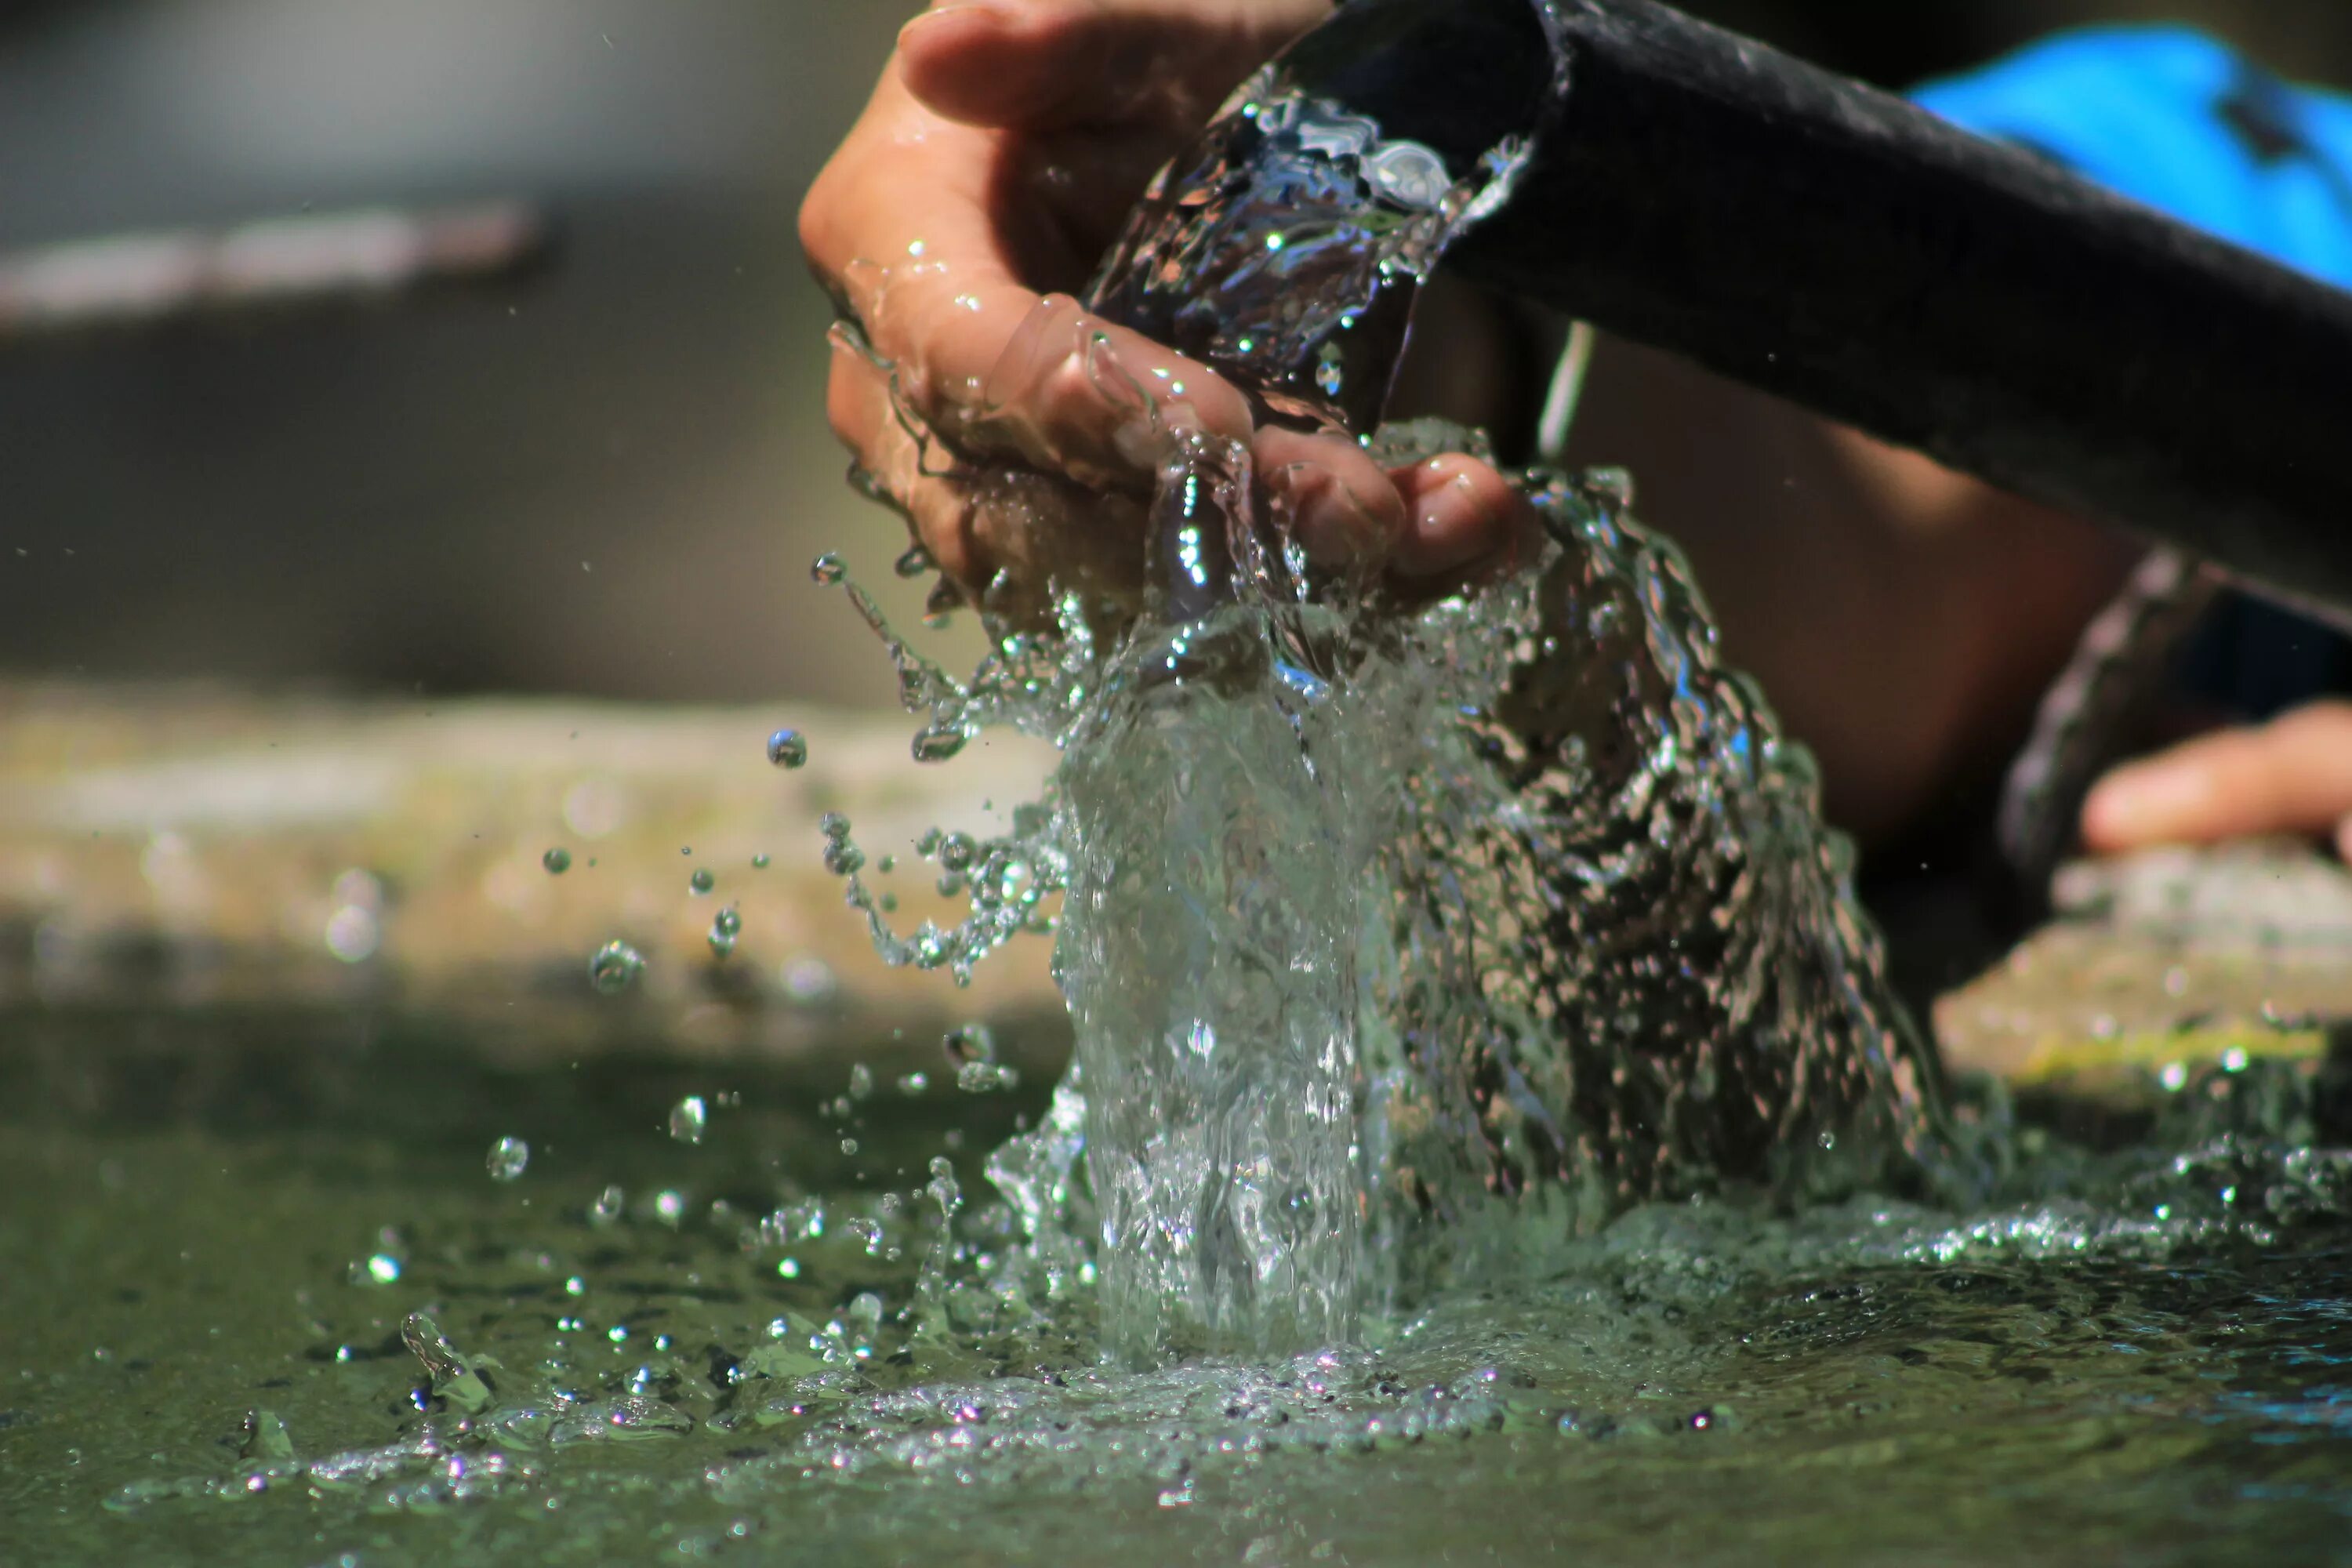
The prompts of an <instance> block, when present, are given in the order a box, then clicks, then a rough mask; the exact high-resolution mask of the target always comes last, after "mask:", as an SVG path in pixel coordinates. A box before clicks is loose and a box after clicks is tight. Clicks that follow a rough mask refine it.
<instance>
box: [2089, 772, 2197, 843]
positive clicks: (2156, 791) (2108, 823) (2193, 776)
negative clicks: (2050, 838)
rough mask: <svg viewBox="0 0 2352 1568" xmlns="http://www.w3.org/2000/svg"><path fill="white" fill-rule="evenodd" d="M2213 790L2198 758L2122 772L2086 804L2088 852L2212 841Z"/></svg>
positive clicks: (2109, 778) (2094, 790)
mask: <svg viewBox="0 0 2352 1568" xmlns="http://www.w3.org/2000/svg"><path fill="white" fill-rule="evenodd" d="M2211 805H2212V789H2211V787H2210V780H2209V778H2208V770H2207V769H2206V768H2204V767H2203V766H2200V763H2199V761H2198V760H2197V759H2196V758H2193V757H2159V758H2157V759H2155V760H2153V761H2149V762H2142V763H2129V764H2127V765H2126V766H2124V767H2120V768H2117V769H2116V770H2115V771H2114V772H2113V773H2109V774H2108V775H2107V776H2106V777H2105V778H2103V779H2101V780H2100V781H2099V782H2098V783H2097V784H2095V785H2094V786H2093V787H2092V790H2091V793H2090V794H2089V795H2087V796H2085V797H2084V801H2083V815H2082V822H2081V826H2082V831H2083V844H2084V847H2086V848H2088V849H2089V850H2091V851H2092V852H2093V853H2094V854H2099V855H2116V854H2121V853H2123V852H2125V851H2126V850H2132V849H2142V848H2146V847H2149V846H2151V845H2157V844H2167V843H2177V842H2180V841H2183V840H2190V841H2193V840H2197V839H2200V838H2205V837H2211V829H2212V827H2213V825H2212V824H2210V823H2208V822H2206V821H2205V820H2203V819H2204V818H2205V817H2207V816H2210V808H2211Z"/></svg>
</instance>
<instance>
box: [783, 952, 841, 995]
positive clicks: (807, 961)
mask: <svg viewBox="0 0 2352 1568" xmlns="http://www.w3.org/2000/svg"><path fill="white" fill-rule="evenodd" d="M776 982H777V984H780V985H782V987H783V988H784V996H785V998H786V999H787V1000H789V1001H792V1002H796V1003H798V1004H800V1005H802V1006H804V1007H808V1006H814V1005H817V1004H819V1003H822V1002H827V1001H830V1000H831V999H832V998H833V996H834V995H835V993H837V992H838V991H839V990H840V989H841V982H840V981H839V980H838V979H836V978H835V975H834V973H833V966H832V965H831V964H829V963H825V961H824V959H822V958H819V957H817V956H815V955H814V953H803V954H801V955H800V956H799V957H797V958H788V959H786V960H784V963H783V966H782V968H780V969H778V970H777V971H776Z"/></svg>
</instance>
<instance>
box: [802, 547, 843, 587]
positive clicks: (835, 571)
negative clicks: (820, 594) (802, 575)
mask: <svg viewBox="0 0 2352 1568" xmlns="http://www.w3.org/2000/svg"><path fill="white" fill-rule="evenodd" d="M848 575H849V568H848V567H847V566H846V565H845V564H844V563H843V562H842V559H841V557H840V556H838V555H835V553H834V552H832V551H830V550H828V551H826V552H824V554H822V555H820V556H818V557H817V558H816V559H815V560H814V561H812V562H810V563H809V580H810V581H811V582H814V583H815V584H818V585H819V586H820V587H825V588H830V587H832V586H833V585H834V584H835V583H838V582H840V581H841V580H842V579H843V578H844V577H846V576H848Z"/></svg>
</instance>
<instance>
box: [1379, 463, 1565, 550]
mask: <svg viewBox="0 0 2352 1568" xmlns="http://www.w3.org/2000/svg"><path fill="white" fill-rule="evenodd" d="M1389 478H1390V479H1391V481H1392V482H1393V483H1394V484H1395V486H1396V489H1397V491H1398V494H1399V495H1400V496H1402V499H1403V501H1404V506H1405V513H1406V517H1405V525H1404V528H1403V530H1402V532H1401V533H1400V534H1399V536H1398V540H1397V547H1396V559H1395V568H1396V571H1397V574H1398V575H1400V576H1402V577H1406V578H1431V577H1443V576H1451V575H1457V574H1464V573H1465V572H1467V571H1468V570H1469V569H1470V568H1472V567H1474V566H1476V567H1493V566H1503V567H1507V566H1508V565H1509V564H1510V563H1514V562H1515V561H1517V559H1518V558H1519V556H1520V555H1521V554H1522V553H1523V552H1525V550H1526V548H1527V547H1528V545H1529V543H1530V542H1532V538H1533V535H1534V532H1535V529H1536V522H1535V510H1534V508H1533V507H1532V506H1531V505H1530V504H1529V503H1528V500H1527V498H1526V497H1525V496H1523V495H1521V494H1519V492H1518V491H1517V490H1516V489H1513V488H1512V487H1511V484H1510V482H1509V481H1508V480H1507V479H1504V478H1503V476H1502V475H1501V474H1499V473H1497V472H1496V471H1495V469H1494V468H1490V467H1489V466H1488V465H1486V464H1485V463H1482V462H1480V461H1479V460H1478V459H1477V458H1472V457H1468V456H1465V455H1464V454H1462V453H1458V452H1456V453H1448V454H1445V455H1444V456H1442V457H1436V458H1429V459H1427V460H1426V461H1423V462H1419V463H1415V464H1413V465H1412V467H1410V468H1399V469H1395V470H1392V471H1391V473H1390V475H1389Z"/></svg>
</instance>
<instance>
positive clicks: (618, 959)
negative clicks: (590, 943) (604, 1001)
mask: <svg viewBox="0 0 2352 1568" xmlns="http://www.w3.org/2000/svg"><path fill="white" fill-rule="evenodd" d="M645 968H646V959H645V954H643V953H641V952H638V951H637V950H636V949H635V948H634V947H631V946H630V945H629V944H628V943H627V942H606V943H605V944H604V946H602V947H600V948H598V949H597V950H596V956H595V957H594V958H592V959H590V960H589V961H588V983H589V984H592V985H593V986H595V987H596V990H597V992H598V993H599V994H602V995H605V996H617V995H619V994H621V993H622V992H624V991H626V990H627V989H628V988H629V987H630V986H632V985H635V984H636V983H637V976H638V975H640V974H642V973H645Z"/></svg>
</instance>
